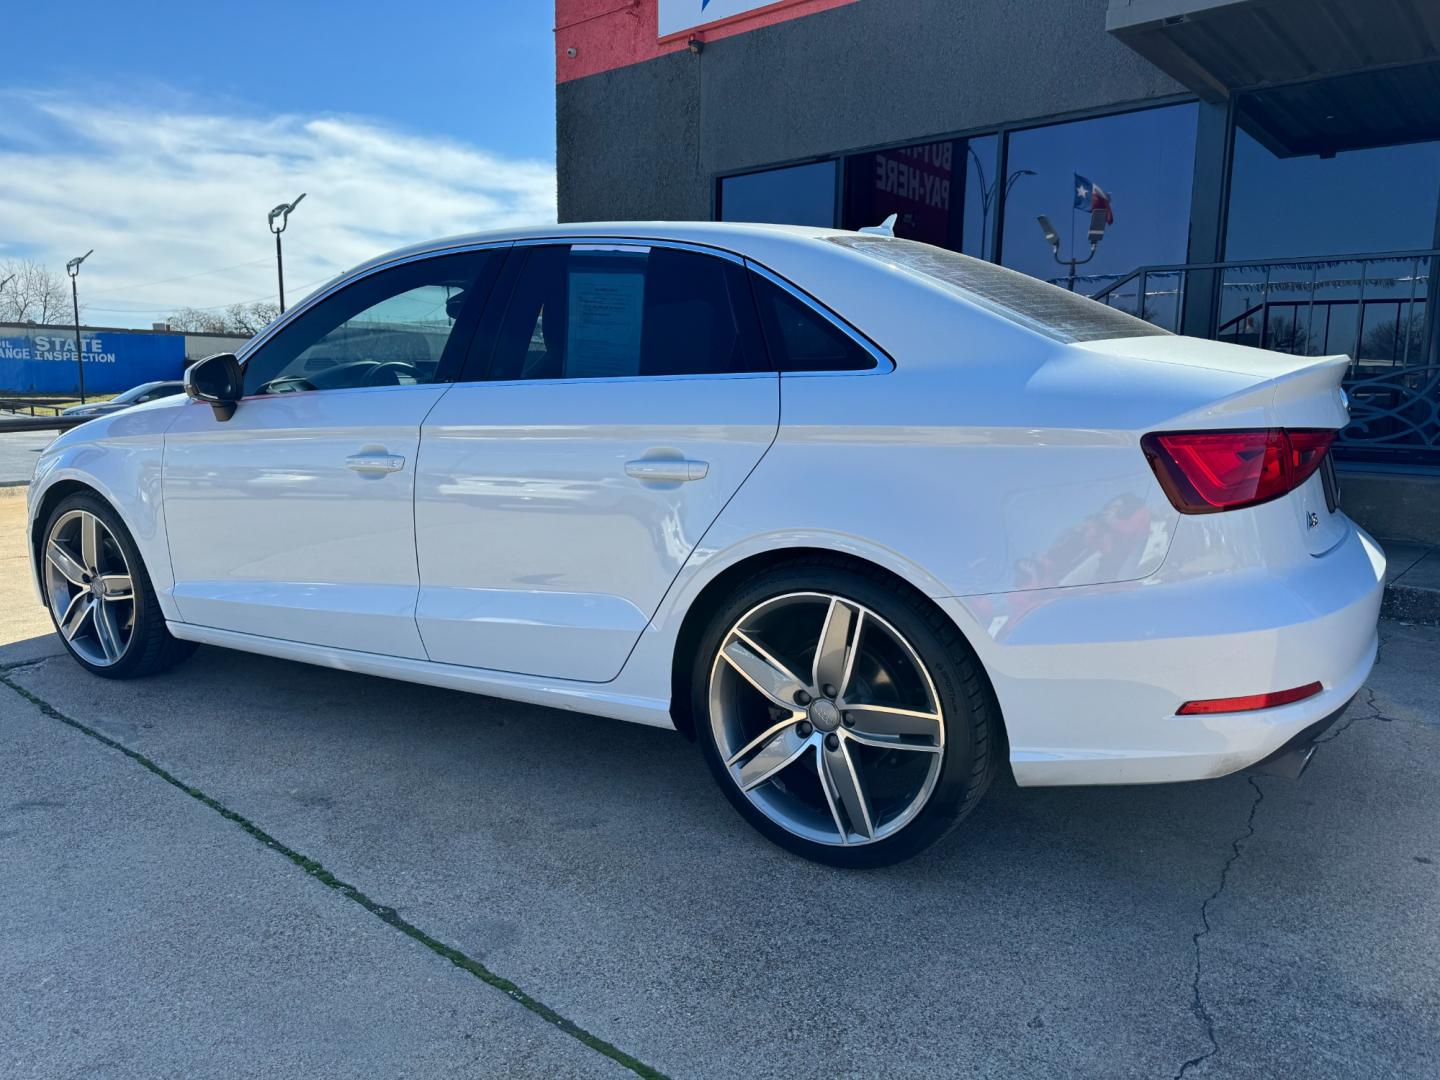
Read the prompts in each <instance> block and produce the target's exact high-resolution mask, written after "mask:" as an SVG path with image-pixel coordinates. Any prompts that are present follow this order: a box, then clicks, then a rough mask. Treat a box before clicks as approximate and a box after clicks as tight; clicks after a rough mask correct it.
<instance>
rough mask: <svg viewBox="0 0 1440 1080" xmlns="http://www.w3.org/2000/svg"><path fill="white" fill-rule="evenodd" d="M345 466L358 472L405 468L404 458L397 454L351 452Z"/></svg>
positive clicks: (390, 470)
mask: <svg viewBox="0 0 1440 1080" xmlns="http://www.w3.org/2000/svg"><path fill="white" fill-rule="evenodd" d="M345 467H346V468H349V469H354V470H355V471H356V472H359V473H392V472H399V471H400V470H401V469H403V468H405V459H404V458H403V457H401V456H400V455H399V454H351V455H350V456H349V457H347V458H346V459H345Z"/></svg>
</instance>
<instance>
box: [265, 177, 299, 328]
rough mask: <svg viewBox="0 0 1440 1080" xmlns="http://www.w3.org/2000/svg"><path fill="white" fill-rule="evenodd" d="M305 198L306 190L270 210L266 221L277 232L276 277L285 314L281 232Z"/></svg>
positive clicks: (281, 311) (281, 306) (281, 310)
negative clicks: (276, 222) (293, 211)
mask: <svg viewBox="0 0 1440 1080" xmlns="http://www.w3.org/2000/svg"><path fill="white" fill-rule="evenodd" d="M303 198H305V192H303V191H302V192H301V193H300V194H299V195H297V196H296V197H295V199H294V201H293V202H288V203H281V204H280V205H279V206H277V207H275V209H273V210H271V211H270V214H269V216H268V217H267V219H266V221H267V223H268V224H269V226H270V231H271V232H272V233H274V234H275V277H276V279H277V281H278V282H279V285H280V314H281V315H284V314H285V257H284V254H283V253H282V252H281V250H280V234H281V233H283V232H284V231H285V226H287V225H289V224H290V213H291V211H292V210H294V209H295V208H296V207H297V206H299V205H300V200H301V199H303ZM276 218H279V219H280V226H279V228H276V226H275V219H276Z"/></svg>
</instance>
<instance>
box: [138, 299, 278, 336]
mask: <svg viewBox="0 0 1440 1080" xmlns="http://www.w3.org/2000/svg"><path fill="white" fill-rule="evenodd" d="M279 314H280V307H279V305H278V304H272V303H269V302H268V301H264V300H259V301H256V302H255V303H253V304H231V305H230V306H229V307H228V308H225V309H224V310H223V311H217V310H214V309H208V308H203V309H202V308H189V307H185V308H180V309H179V310H178V311H176V312H175V314H173V315H171V316H170V318H169V319H168V320H166V321H167V322H168V323H169V324H170V327H171V329H173V330H186V331H189V332H190V333H192V334H245V335H246V336H253V335H255V334H258V333H259V332H260V331H261V330H263V329H265V327H266V326H267V325H269V323H270V322H271V321H272V320H274V319H275V317H276V316H278V315H279Z"/></svg>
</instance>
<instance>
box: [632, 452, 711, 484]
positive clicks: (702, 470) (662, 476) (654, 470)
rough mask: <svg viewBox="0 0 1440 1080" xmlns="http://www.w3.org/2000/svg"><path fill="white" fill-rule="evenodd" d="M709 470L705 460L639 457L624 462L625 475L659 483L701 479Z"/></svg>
mask: <svg viewBox="0 0 1440 1080" xmlns="http://www.w3.org/2000/svg"><path fill="white" fill-rule="evenodd" d="M709 471H710V465H709V463H708V462H705V461H688V460H683V459H682V460H680V461H675V460H671V459H667V458H639V459H637V460H635V461H627V462H626V463H625V475H627V476H633V477H634V478H635V479H636V480H650V481H654V482H660V483H671V484H673V483H677V482H678V483H684V482H685V481H687V480H703V479H705V474H706V473H708V472H709Z"/></svg>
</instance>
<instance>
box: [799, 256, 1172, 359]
mask: <svg viewBox="0 0 1440 1080" xmlns="http://www.w3.org/2000/svg"><path fill="white" fill-rule="evenodd" d="M826 239H827V240H830V241H831V242H832V243H836V244H839V245H840V246H841V247H846V248H849V249H850V250H851V251H858V252H860V254H862V255H868V256H869V257H870V258H872V259H878V260H879V261H880V262H883V263H886V264H888V265H890V266H897V267H899V268H900V269H902V270H908V271H910V272H911V273H912V274H920V275H922V276H923V277H927V278H930V279H931V280H933V281H937V282H939V283H940V284H942V285H946V286H948V287H949V288H951V289H954V290H955V291H956V292H958V293H960V294H961V295H962V296H964V297H965V298H966V299H967V300H970V301H973V302H975V303H977V304H979V305H981V306H982V307H986V308H989V309H990V310H992V311H994V312H996V313H997V314H1000V315H1003V316H1005V317H1006V318H1008V319H1010V320H1012V321H1013V322H1017V323H1019V324H1020V325H1022V326H1025V327H1028V328H1030V329H1031V330H1037V331H1039V332H1040V333H1042V334H1046V335H1048V336H1050V337H1052V338H1055V339H1056V340H1057V341H1064V342H1073V341H1100V340H1102V339H1104V338H1126V337H1151V336H1157V335H1168V334H1169V331H1168V330H1162V329H1160V327H1158V326H1156V325H1154V324H1153V323H1148V322H1145V321H1144V320H1143V319H1137V318H1135V317H1134V316H1133V315H1126V314H1125V313H1124V312H1123V311H1116V310H1115V309H1114V308H1111V307H1106V306H1105V305H1104V304H1099V303H1096V302H1095V301H1094V300H1091V299H1089V298H1088V297H1084V296H1080V295H1079V294H1077V293H1072V292H1070V291H1068V290H1066V289H1062V288H1060V287H1058V286H1056V285H1050V284H1047V283H1046V282H1043V281H1039V280H1037V279H1036V278H1032V277H1030V276H1029V275H1028V274H1021V273H1018V272H1017V271H1014V270H1007V269H1005V267H1003V266H996V265H995V264H994V263H988V262H983V261H982V260H980V259H973V258H971V257H970V256H969V255H960V254H958V253H956V252H954V251H947V250H945V249H944V248H938V247H931V246H930V245H929V244H921V243H917V242H916V241H914V240H897V239H892V238H891V237H888V236H865V235H857V236H829V237H826Z"/></svg>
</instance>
